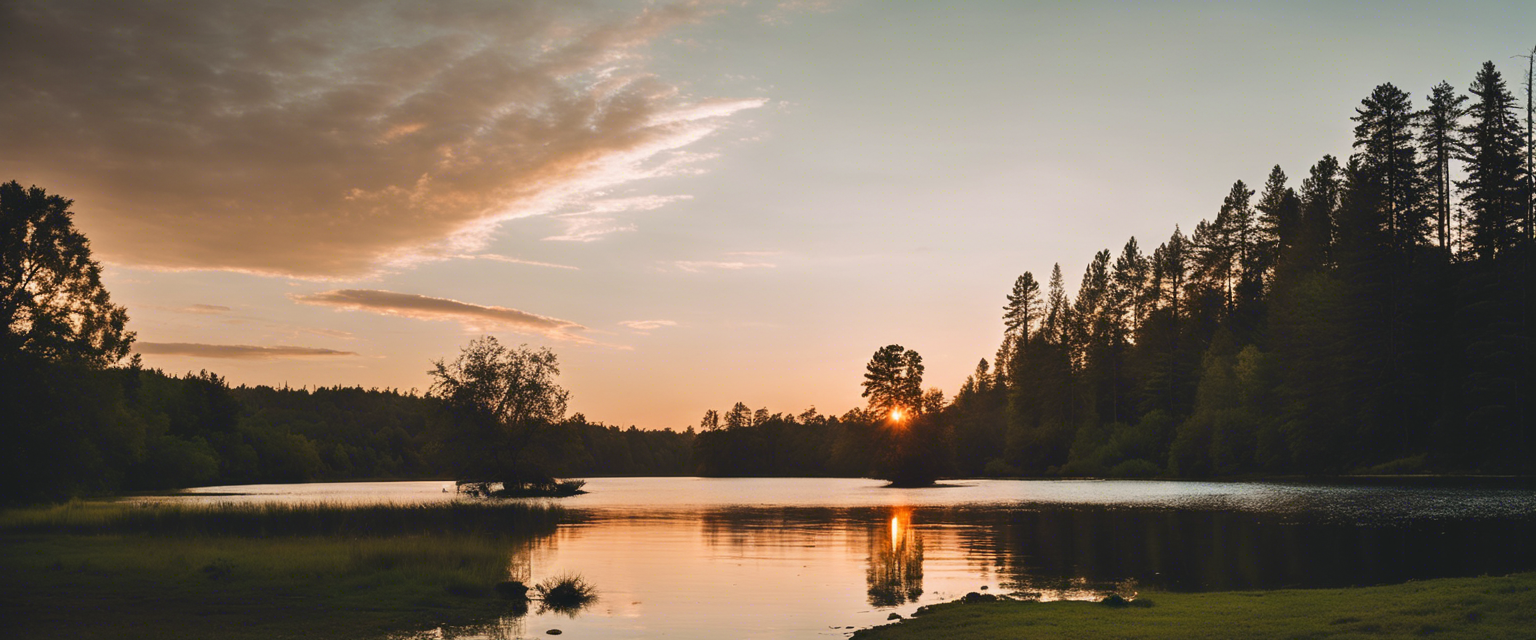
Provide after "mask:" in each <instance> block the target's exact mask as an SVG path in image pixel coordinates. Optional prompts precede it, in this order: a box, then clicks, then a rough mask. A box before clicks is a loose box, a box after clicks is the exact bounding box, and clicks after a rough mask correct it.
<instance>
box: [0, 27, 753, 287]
mask: <svg viewBox="0 0 1536 640" xmlns="http://www.w3.org/2000/svg"><path fill="white" fill-rule="evenodd" d="M722 10H724V9H722V8H721V5H717V4H713V3H708V2H703V3H700V2H678V3H674V4H652V3H645V4H636V5H629V6H627V7H624V8H620V9H618V10H614V9H612V8H598V7H594V6H589V5H588V4H587V3H563V2H506V3H503V2H482V1H477V0H430V1H429V0H404V1H400V2H387V3H378V2H361V1H355V0H337V1H335V2H298V3H278V4H269V3H259V2H248V1H246V0H205V1H202V2H197V3H191V4H163V3H153V2H146V3H139V2H134V3H114V4H113V5H112V7H111V10H110V11H106V10H103V9H102V6H101V4H100V3H97V2H90V1H88V0H16V1H14V2H5V3H0V59H3V60H5V61H6V70H5V73H4V74H0V95H4V96H6V98H5V100H3V101H0V140H5V151H6V152H5V153H4V154H0V175H8V176H12V177H16V178H18V179H20V180H22V181H23V182H28V183H31V182H36V183H38V184H43V185H48V184H68V185H70V188H69V190H68V192H67V194H66V195H68V196H70V197H72V198H74V199H75V200H76V201H77V205H76V210H78V211H80V212H81V213H82V215H83V216H89V218H90V227H91V239H92V243H93V248H95V249H96V251H97V253H98V255H100V256H101V257H103V258H105V259H108V260H111V261H114V263H121V264H129V265H135V266H140V267H151V268H158V269H167V270H185V269H223V270H232V271H245V272H254V273H263V274H277V275H285V276H292V277H300V278H305V279H322V280H323V279H338V278H339V279H346V278H356V277H359V276H365V275H368V274H371V273H374V272H376V271H378V270H379V269H381V268H385V267H391V266H395V265H409V264H413V262H412V261H413V259H417V258H419V257H420V256H424V255H425V256H429V259H430V256H432V255H454V254H461V253H471V252H475V251H478V250H479V249H480V248H481V247H483V246H484V245H485V243H486V241H487V239H488V238H489V236H490V234H491V233H492V232H493V231H494V230H495V229H496V228H497V225H498V224H499V223H501V222H503V221H506V220H510V219H515V218H523V217H528V216H537V215H550V214H558V213H561V212H566V211H571V210H578V209H582V208H583V207H586V208H588V209H590V210H591V211H590V212H589V213H588V214H587V215H586V217H585V218H580V217H578V218H572V220H584V221H579V222H571V223H570V224H571V225H572V226H573V228H572V229H571V230H569V231H567V232H566V233H564V234H560V235H557V236H554V238H553V239H562V240H578V241H590V240H592V239H595V238H597V237H601V236H602V235H604V234H607V233H614V232H617V231H622V230H625V229H630V228H633V225H626V224H624V223H619V222H615V221H613V220H611V219H608V220H605V219H603V218H604V216H603V215H601V214H602V213H605V212H604V211H602V210H600V209H601V207H598V208H593V207H592V206H591V205H592V202H591V201H592V200H594V199H599V198H603V197H605V196H604V194H606V193H611V192H612V190H613V189H615V188H618V187H620V186H622V185H626V184H630V183H633V182H634V181H636V180H642V179H646V178H651V177H657V176H667V175H679V174H684V173H687V172H689V171H691V170H694V169H696V168H697V164H698V160H700V159H705V158H707V157H708V154H700V153H693V152H690V151H688V150H687V147H689V146H690V145H693V144H694V143H696V142H698V141H700V140H702V139H704V138H706V137H708V136H710V135H711V134H713V133H715V132H717V131H719V130H720V129H721V128H722V127H725V126H727V124H728V123H729V121H730V120H731V119H732V117H733V116H734V115H735V114H737V113H740V112H741V111H743V110H749V109H755V108H758V107H760V106H762V105H763V104H764V103H765V101H764V100H763V99H760V98H745V99H718V98H709V97H704V98H695V97H693V96H689V95H687V94H686V93H684V92H683V91H682V90H680V89H679V88H678V87H677V86H675V85H673V84H671V83H669V82H668V81H666V80H665V79H663V78H661V77H658V76H657V75H655V74H654V73H652V72H651V71H649V70H648V69H647V62H648V60H647V57H646V54H647V51H648V47H649V46H650V45H651V43H653V42H655V41H657V40H658V39H661V38H664V37H666V34H668V33H669V32H670V31H673V30H675V29H677V28H679V27H681V26H684V25H689V24H694V23H698V22H700V21H703V20H706V19H709V18H710V17H711V15H712V14H713V13H715V12H718V11H722ZM272 185H283V186H282V188H280V189H275V188H272ZM602 206H606V207H608V209H607V210H606V213H607V214H609V215H608V216H607V217H608V218H611V217H612V215H613V214H617V213H619V212H622V211H629V210H635V209H643V208H644V207H645V206H646V202H645V201H643V200H634V199H629V200H618V201H615V202H609V203H607V204H606V205H602Z"/></svg>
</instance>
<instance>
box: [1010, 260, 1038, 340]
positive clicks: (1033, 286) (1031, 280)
mask: <svg viewBox="0 0 1536 640" xmlns="http://www.w3.org/2000/svg"><path fill="white" fill-rule="evenodd" d="M1044 313H1045V310H1044V309H1041V302H1040V283H1039V282H1036V281H1035V276H1034V274H1032V273H1030V272H1028V271H1025V272H1024V275H1021V276H1019V278H1018V279H1017V280H1015V281H1014V282H1013V291H1012V292H1011V293H1009V294H1008V305H1007V306H1005V307H1003V326H1005V327H1007V332H1008V333H1010V334H1012V335H1015V336H1023V337H1024V338H1026V339H1027V338H1028V337H1029V334H1030V332H1031V331H1033V330H1034V324H1035V321H1036V320H1039V319H1040V317H1041V316H1042V315H1044Z"/></svg>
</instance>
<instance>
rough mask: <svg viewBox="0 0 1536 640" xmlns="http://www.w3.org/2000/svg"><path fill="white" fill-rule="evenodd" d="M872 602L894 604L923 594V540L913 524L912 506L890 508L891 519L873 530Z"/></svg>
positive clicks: (869, 577) (868, 574)
mask: <svg viewBox="0 0 1536 640" xmlns="http://www.w3.org/2000/svg"><path fill="white" fill-rule="evenodd" d="M865 580H866V582H867V583H868V585H869V603H870V604H871V605H874V606H877V607H894V606H896V605H899V604H903V603H906V602H908V601H915V600H917V599H918V598H919V597H921V596H922V595H923V540H922V536H920V535H919V534H918V533H917V531H915V530H913V528H912V510H911V509H898V510H896V511H893V512H891V519H890V520H889V521H887V522H885V523H884V525H883V526H881V527H877V528H875V529H872V530H871V531H870V535H869V568H868V569H867V570H866V572H865Z"/></svg>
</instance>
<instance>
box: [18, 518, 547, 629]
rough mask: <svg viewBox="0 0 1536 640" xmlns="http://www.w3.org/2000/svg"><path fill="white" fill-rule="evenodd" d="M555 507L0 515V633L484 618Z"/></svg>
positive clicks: (376, 625)
mask: <svg viewBox="0 0 1536 640" xmlns="http://www.w3.org/2000/svg"><path fill="white" fill-rule="evenodd" d="M558 518H559V512H558V510H551V509H547V508H537V507H529V506H527V505H516V504H507V503H461V504H448V503H444V504H440V505H431V506H392V507H378V506H370V507H348V506H341V505H309V506H227V505H226V506H188V505H165V504H160V505H151V506H143V505H138V504H131V503H74V504H71V505H64V506H60V507H48V508H37V509H27V510H21V511H11V512H6V513H3V514H0V636H3V637H6V638H366V637H386V636H389V637H400V636H402V635H404V636H409V635H410V634H413V633H422V632H427V631H430V630H431V629H433V628H435V627H437V626H449V627H471V628H472V627H476V626H479V625H485V624H491V623H494V622H495V620H496V619H497V618H498V617H499V616H502V615H506V614H507V613H508V612H509V610H510V605H509V603H508V602H507V601H504V600H501V599H500V598H498V597H497V596H496V595H495V593H494V590H493V587H494V585H495V584H496V583H497V582H499V581H502V580H506V579H507V573H508V566H509V563H510V562H511V560H512V558H513V555H514V554H515V553H517V552H518V551H519V549H520V548H523V547H525V546H526V545H527V544H528V543H529V541H530V540H531V539H532V538H534V537H536V536H538V535H543V534H547V533H550V532H552V531H553V530H554V526H555V524H556V522H557V520H558Z"/></svg>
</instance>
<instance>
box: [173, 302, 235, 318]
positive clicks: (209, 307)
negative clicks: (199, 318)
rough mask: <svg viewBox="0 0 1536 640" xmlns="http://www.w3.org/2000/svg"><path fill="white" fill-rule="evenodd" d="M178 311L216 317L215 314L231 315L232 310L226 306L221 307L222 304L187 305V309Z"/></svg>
mask: <svg viewBox="0 0 1536 640" xmlns="http://www.w3.org/2000/svg"><path fill="white" fill-rule="evenodd" d="M177 311H180V312H182V313H197V314H205V315H215V314H223V313H229V312H230V311H231V309H230V308H229V307H226V306H224V305H221V304H192V305H187V306H185V307H182V308H180V309H177Z"/></svg>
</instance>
